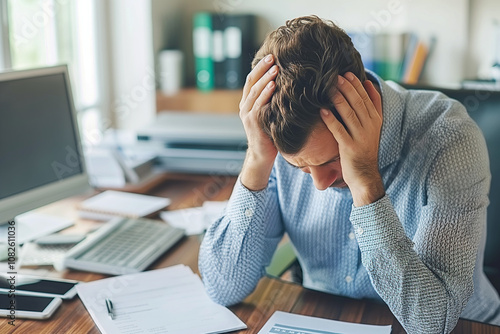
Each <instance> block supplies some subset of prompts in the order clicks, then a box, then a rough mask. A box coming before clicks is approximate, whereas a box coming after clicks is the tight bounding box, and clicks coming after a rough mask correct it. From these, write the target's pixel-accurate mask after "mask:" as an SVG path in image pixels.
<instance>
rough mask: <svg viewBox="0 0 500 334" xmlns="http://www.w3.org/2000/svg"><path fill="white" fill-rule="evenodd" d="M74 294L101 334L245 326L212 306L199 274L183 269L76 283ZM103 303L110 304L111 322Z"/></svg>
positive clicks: (192, 332)
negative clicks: (111, 311)
mask: <svg viewBox="0 0 500 334" xmlns="http://www.w3.org/2000/svg"><path fill="white" fill-rule="evenodd" d="M77 291H78V295H79V296H80V299H81V300H82V302H83V304H84V305H85V307H86V308H87V311H88V312H89V313H90V315H91V316H92V319H93V320H94V322H95V323H96V325H97V327H99V329H100V330H101V332H102V333H106V334H132V333H133V334H140V333H169V334H177V333H178V334H201V333H225V332H229V331H234V330H238V329H244V328H246V325H245V324H244V323H243V322H242V321H241V320H240V319H239V318H238V317H236V315H234V313H232V312H231V311H230V310H229V309H227V308H225V307H224V306H221V305H218V304H216V303H214V302H213V301H212V300H211V299H210V298H209V297H208V295H207V294H206V292H205V288H204V286H203V283H202V282H201V279H200V278H199V276H198V275H196V274H194V273H193V272H192V271H191V269H190V268H189V267H187V266H184V265H177V266H173V267H169V268H164V269H157V270H151V271H146V272H142V273H137V274H131V275H122V276H116V277H112V278H105V279H102V280H98V281H94V282H88V283H80V284H78V285H77ZM106 299H109V300H110V301H111V302H112V305H113V319H111V318H112V317H111V316H110V314H108V310H107V308H106Z"/></svg>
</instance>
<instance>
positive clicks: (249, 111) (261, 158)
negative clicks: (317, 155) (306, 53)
mask: <svg viewBox="0 0 500 334" xmlns="http://www.w3.org/2000/svg"><path fill="white" fill-rule="evenodd" d="M273 64H274V58H273V56H272V55H268V56H266V57H264V58H263V59H262V60H261V61H260V62H259V63H258V64H257V66H255V68H254V69H253V70H252V71H251V72H250V74H248V76H247V80H246V83H245V86H244V87H243V96H242V98H241V102H240V118H241V121H242V122H243V127H244V128H245V133H246V135H247V139H248V150H247V156H246V159H245V163H244V165H243V169H242V171H241V176H240V180H241V183H243V185H244V186H245V187H247V188H248V189H250V190H261V189H264V188H265V187H266V186H267V182H268V180H269V175H270V174H271V169H272V167H273V164H274V159H275V158H276V154H277V153H278V151H277V150H276V148H275V147H274V144H273V143H272V142H271V140H270V139H269V137H268V136H267V135H266V134H265V133H264V132H263V131H262V129H261V128H260V126H259V123H258V120H257V119H258V118H257V116H258V113H259V112H260V110H261V108H262V107H263V106H264V105H266V104H267V103H269V100H270V99H271V96H272V95H273V93H274V89H275V83H274V79H275V78H276V75H277V74H278V66H276V65H274V66H273Z"/></svg>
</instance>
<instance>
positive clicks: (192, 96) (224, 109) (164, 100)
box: [156, 88, 242, 113]
mask: <svg viewBox="0 0 500 334" xmlns="http://www.w3.org/2000/svg"><path fill="white" fill-rule="evenodd" d="M241 94H242V90H240V89H237V90H213V91H209V92H202V91H200V90H198V89H196V88H185V89H183V90H181V91H180V92H179V93H177V94H175V95H168V96H167V95H165V94H163V93H162V92H161V91H157V93H156V110H157V111H165V110H185V111H201V112H204V111H206V112H218V113H238V111H239V107H238V105H239V103H240V100H241Z"/></svg>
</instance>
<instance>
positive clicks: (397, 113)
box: [365, 70, 406, 169]
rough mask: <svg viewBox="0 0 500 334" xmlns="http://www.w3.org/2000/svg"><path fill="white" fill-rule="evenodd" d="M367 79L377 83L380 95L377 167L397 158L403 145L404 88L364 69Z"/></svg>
mask: <svg viewBox="0 0 500 334" xmlns="http://www.w3.org/2000/svg"><path fill="white" fill-rule="evenodd" d="M365 71H366V74H367V76H368V80H370V81H372V82H373V83H376V84H378V86H379V88H380V94H381V96H382V114H383V121H382V130H381V133H380V147H379V156H378V162H379V168H380V169H382V168H384V167H387V166H388V165H390V164H391V163H393V162H395V161H397V160H398V158H399V156H400V155H401V150H402V147H403V138H402V129H403V114H404V109H405V100H404V95H403V93H404V92H406V89H404V88H403V87H401V86H399V85H398V84H396V83H394V82H386V81H384V80H382V79H381V78H380V77H379V76H378V75H376V74H375V73H374V72H372V71H370V70H365Z"/></svg>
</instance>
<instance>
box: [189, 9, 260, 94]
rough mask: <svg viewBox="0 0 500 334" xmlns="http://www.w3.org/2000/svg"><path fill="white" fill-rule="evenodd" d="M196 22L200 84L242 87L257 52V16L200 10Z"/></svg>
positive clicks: (203, 86)
mask: <svg viewBox="0 0 500 334" xmlns="http://www.w3.org/2000/svg"><path fill="white" fill-rule="evenodd" d="M193 22H194V27H193V51H194V58H195V72H196V83H197V87H198V88H199V89H200V90H211V89H213V88H226V89H238V88H242V87H243V85H244V84H245V78H246V76H247V74H248V73H249V72H250V69H251V68H250V65H251V61H252V58H253V55H254V52H255V43H254V39H255V30H256V29H255V28H256V24H255V22H256V18H255V15H251V14H224V13H210V12H198V13H196V14H195V15H194V20H193Z"/></svg>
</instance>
